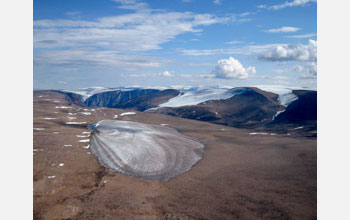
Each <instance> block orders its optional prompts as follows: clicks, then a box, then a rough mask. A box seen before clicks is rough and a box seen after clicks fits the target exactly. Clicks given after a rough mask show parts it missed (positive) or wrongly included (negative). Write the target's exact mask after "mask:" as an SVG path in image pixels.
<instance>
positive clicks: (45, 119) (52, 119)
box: [43, 118, 58, 120]
mask: <svg viewBox="0 0 350 220" xmlns="http://www.w3.org/2000/svg"><path fill="white" fill-rule="evenodd" d="M43 119H45V120H56V119H58V118H43Z"/></svg>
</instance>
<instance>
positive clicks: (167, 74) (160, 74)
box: [158, 71, 174, 77]
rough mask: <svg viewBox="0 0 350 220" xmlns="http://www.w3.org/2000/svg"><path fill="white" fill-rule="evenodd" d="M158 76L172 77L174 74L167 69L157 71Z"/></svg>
mask: <svg viewBox="0 0 350 220" xmlns="http://www.w3.org/2000/svg"><path fill="white" fill-rule="evenodd" d="M158 76H164V77H173V76H174V75H173V74H171V73H170V72H169V71H163V72H161V73H158Z"/></svg>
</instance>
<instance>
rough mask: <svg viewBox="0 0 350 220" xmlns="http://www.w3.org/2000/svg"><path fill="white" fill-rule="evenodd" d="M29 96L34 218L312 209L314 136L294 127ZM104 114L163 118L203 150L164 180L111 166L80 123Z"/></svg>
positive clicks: (269, 214) (114, 218) (257, 215)
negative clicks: (260, 127)
mask: <svg viewBox="0 0 350 220" xmlns="http://www.w3.org/2000/svg"><path fill="white" fill-rule="evenodd" d="M33 100H34V124H33V128H34V130H33V133H34V137H33V139H34V140H33V143H34V144H33V148H34V149H33V157H34V176H33V178H34V180H33V181H34V191H33V196H34V219H38V220H39V219H40V220H41V219H42V220H44V219H45V220H46V219H76V220H78V219H99V220H100V219H104V220H118V219H125V220H126V219H128V220H129V219H130V220H131V219H303V220H305V219H316V202H317V182H316V180H317V177H316V174H317V172H316V171H317V170H316V168H317V158H316V156H317V146H316V141H317V140H316V138H313V137H309V138H308V137H302V136H300V135H297V132H298V130H300V129H298V128H296V129H295V134H294V133H293V132H291V133H288V134H275V133H266V132H263V131H259V132H257V131H255V130H248V129H237V128H233V127H227V126H220V125H215V124H211V123H206V122H201V121H195V120H188V119H182V118H175V117H171V116H167V115H160V114H154V113H145V112H136V114H135V115H124V116H121V113H123V112H127V110H122V109H107V108H91V107H90V108H84V107H79V106H76V105H69V102H68V101H67V100H65V96H64V95H63V94H59V93H55V92H47V91H46V92H35V93H34V98H33ZM116 115H118V117H117V118H116ZM103 119H111V120H113V119H114V120H127V121H135V122H142V123H149V124H156V125H161V124H163V125H164V124H166V125H165V126H169V127H171V128H175V129H176V130H178V131H179V132H180V133H182V134H184V135H187V136H191V137H193V138H197V139H199V140H200V141H201V142H202V143H203V144H205V146H206V147H205V152H204V155H203V158H202V160H200V161H199V162H198V163H197V164H196V165H195V166H194V167H193V168H192V169H191V170H190V171H188V172H186V173H184V174H181V175H178V176H176V177H175V178H172V179H170V180H169V181H157V180H144V179H141V178H135V177H132V176H126V175H123V174H120V173H117V172H113V171H111V170H109V169H107V168H104V167H102V166H101V165H100V164H99V163H98V161H97V158H96V157H95V156H94V155H93V154H91V152H90V149H89V147H88V146H89V137H86V136H88V133H87V132H91V130H89V129H88V128H87V125H89V124H93V123H96V122H98V121H100V120H103ZM67 122H68V124H67ZM71 122H73V123H71ZM79 122H80V123H79ZM82 122H84V123H82Z"/></svg>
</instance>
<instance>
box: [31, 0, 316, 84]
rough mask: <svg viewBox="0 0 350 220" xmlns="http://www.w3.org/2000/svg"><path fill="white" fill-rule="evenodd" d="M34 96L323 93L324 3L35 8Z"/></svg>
mask: <svg viewBox="0 0 350 220" xmlns="http://www.w3.org/2000/svg"><path fill="white" fill-rule="evenodd" d="M33 19H34V21H33V40H34V42H33V59H34V60H33V68H34V71H33V75H34V79H33V80H34V89H77V88H86V87H93V86H102V87H120V86H139V87H160V86H161V87H171V86H255V85H282V86H291V87H305V88H314V89H315V88H316V86H317V85H316V83H317V3H316V0H287V1H286V0H273V1H271V0H270V1H263V0H241V1H238V0H167V1H164V0H148V1H146V0H34V1H33Z"/></svg>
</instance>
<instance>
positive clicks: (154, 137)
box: [91, 120, 204, 180]
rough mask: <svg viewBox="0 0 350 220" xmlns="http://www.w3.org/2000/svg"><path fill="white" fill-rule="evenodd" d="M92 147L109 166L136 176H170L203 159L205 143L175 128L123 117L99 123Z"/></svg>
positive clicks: (157, 177) (153, 177) (162, 177)
mask: <svg viewBox="0 0 350 220" xmlns="http://www.w3.org/2000/svg"><path fill="white" fill-rule="evenodd" d="M97 124H98V126H97V127H96V128H95V129H97V131H98V132H94V133H93V135H92V137H91V151H92V153H93V154H95V155H96V156H97V157H98V159H99V161H100V163H101V164H102V165H103V166H105V167H108V168H111V169H113V170H115V171H119V172H121V173H124V174H127V175H132V176H136V177H144V178H152V179H158V180H168V179H170V178H171V177H174V176H176V175H178V174H181V173H183V172H185V171H188V170H189V169H190V168H191V167H192V166H193V165H194V164H195V163H196V162H198V161H199V160H200V159H201V154H202V152H203V149H204V146H203V145H202V144H200V143H199V142H197V141H195V140H194V139H192V138H190V137H186V136H183V135H181V134H180V133H178V132H177V131H176V130H175V129H172V128H168V127H166V126H161V125H149V124H142V123H137V122H130V121H121V120H118V121H117V120H104V121H100V122H98V123H97Z"/></svg>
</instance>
